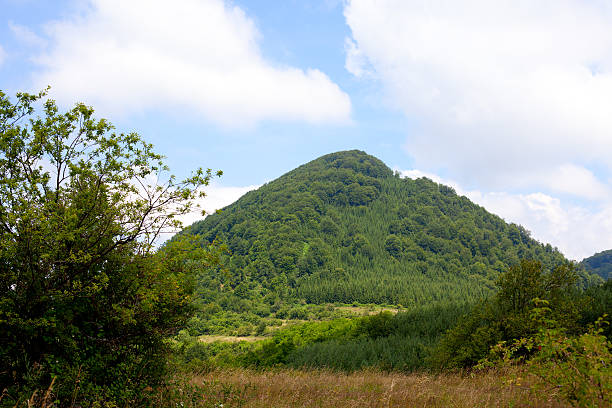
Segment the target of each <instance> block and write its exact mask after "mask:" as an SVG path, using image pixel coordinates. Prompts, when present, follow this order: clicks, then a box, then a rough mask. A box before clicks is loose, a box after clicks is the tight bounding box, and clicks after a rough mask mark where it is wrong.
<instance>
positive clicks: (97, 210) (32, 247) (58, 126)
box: [0, 91, 220, 404]
mask: <svg viewBox="0 0 612 408" xmlns="http://www.w3.org/2000/svg"><path fill="white" fill-rule="evenodd" d="M44 96H45V92H41V93H39V94H38V95H32V94H27V93H19V94H17V99H16V102H14V103H13V102H11V101H10V99H9V98H8V97H7V96H6V94H4V93H3V92H1V91H0V388H2V389H4V388H8V394H9V396H8V397H6V398H9V399H10V398H13V399H16V398H19V390H22V391H23V390H26V391H27V390H28V389H30V390H32V389H36V388H39V387H44V388H46V387H47V386H48V385H49V384H50V383H51V381H52V378H53V377H57V381H56V382H55V383H54V386H55V391H56V393H57V395H58V396H59V398H60V400H61V401H62V403H63V404H66V401H67V398H69V397H68V396H70V398H73V397H75V395H77V396H79V398H81V397H82V398H94V396H95V397H96V398H100V399H102V400H107V401H110V400H117V401H123V404H126V403H127V402H128V401H136V400H137V399H138V398H140V396H141V395H142V393H141V389H142V388H143V387H146V386H147V385H149V384H152V383H154V382H156V381H159V379H160V375H161V373H162V372H163V368H164V361H163V357H164V353H165V345H164V342H163V340H164V337H166V336H167V335H168V334H170V333H173V332H174V331H175V330H176V329H177V328H178V327H180V326H181V325H183V324H184V322H185V319H186V317H187V315H188V312H189V310H190V298H189V296H190V293H189V292H190V288H191V287H192V286H193V285H189V284H188V282H186V281H187V280H188V279H189V276H188V275H189V274H187V273H185V270H184V268H183V270H179V269H177V264H176V262H174V261H172V262H171V261H170V260H169V258H168V257H167V255H168V254H169V253H170V252H169V251H171V248H168V249H167V250H166V251H164V252H163V254H162V255H160V256H159V257H154V256H152V253H153V249H154V246H153V245H154V242H155V240H156V238H157V237H159V235H160V234H161V233H163V232H164V231H167V230H168V229H176V228H177V227H179V226H180V223H179V222H178V220H177V216H179V215H182V214H185V213H187V212H189V211H191V210H192V209H193V208H194V207H193V205H192V199H193V198H195V197H196V196H197V195H200V194H201V193H200V191H201V189H200V187H201V186H204V185H207V184H208V182H209V180H210V178H211V177H212V176H213V174H212V173H211V171H210V170H208V171H203V170H202V169H199V170H197V171H196V172H195V173H193V175H192V176H191V177H189V178H187V179H185V180H183V181H177V180H176V179H175V177H174V176H168V177H166V178H165V181H163V180H164V177H165V175H166V174H167V171H168V169H167V167H166V166H165V165H164V163H163V157H162V156H160V155H159V154H156V153H155V152H154V151H153V147H152V145H151V144H148V143H146V142H144V141H143V140H142V139H141V137H140V136H139V135H138V134H136V133H129V134H124V133H115V132H114V128H113V126H112V125H111V124H110V123H109V122H107V121H106V120H104V119H100V120H96V119H95V118H94V116H93V109H91V108H89V107H87V106H85V105H83V104H77V105H76V106H75V107H74V108H73V109H71V110H69V111H67V112H65V113H60V112H59V109H58V107H57V105H56V104H55V102H54V101H52V100H47V101H46V102H44V103H43V102H42V99H43V98H44ZM39 104H42V116H34V114H35V107H37V106H38V105H39ZM218 174H219V175H220V173H218ZM174 245H180V243H178V244H174ZM173 262H174V263H173ZM24 392H25V391H24ZM5 401H6V399H5Z"/></svg>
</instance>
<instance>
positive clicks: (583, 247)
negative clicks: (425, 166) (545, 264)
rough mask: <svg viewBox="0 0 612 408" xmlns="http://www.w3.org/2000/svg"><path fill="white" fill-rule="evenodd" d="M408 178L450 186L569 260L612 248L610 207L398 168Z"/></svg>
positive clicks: (611, 208)
mask: <svg viewBox="0 0 612 408" xmlns="http://www.w3.org/2000/svg"><path fill="white" fill-rule="evenodd" d="M397 170H398V171H399V172H400V174H401V175H402V176H404V177H409V178H412V179H416V178H420V177H427V178H429V179H430V180H433V181H435V182H436V183H440V184H445V185H448V186H451V187H453V188H454V189H455V191H457V193H458V194H459V195H464V196H466V197H467V198H469V199H470V200H472V201H473V202H475V203H477V204H479V205H481V206H483V207H484V208H486V209H487V210H488V211H489V212H491V213H493V214H497V215H499V216H500V217H502V218H504V219H505V220H506V221H507V222H514V223H516V224H520V225H522V226H524V227H525V228H527V229H528V230H529V231H531V233H532V236H533V237H534V238H535V239H537V240H539V241H540V242H543V243H550V244H551V245H553V246H556V247H558V248H559V250H561V252H563V254H565V255H566V256H567V257H568V258H570V259H575V260H578V261H579V260H581V259H583V258H585V257H587V256H591V255H593V254H594V253H595V252H599V251H603V250H606V249H610V248H612V206H610V205H603V206H600V207H597V208H595V209H593V208H590V207H588V206H584V205H582V206H581V205H578V204H568V203H567V202H565V201H563V200H561V199H560V198H558V197H554V196H551V195H548V194H544V193H541V192H536V193H529V194H519V193H515V194H512V193H507V192H484V191H479V190H468V189H465V188H463V187H462V186H461V185H460V184H459V183H457V182H456V181H453V180H447V179H444V178H441V177H439V176H437V175H436V174H432V173H428V172H423V171H420V170H399V169H397Z"/></svg>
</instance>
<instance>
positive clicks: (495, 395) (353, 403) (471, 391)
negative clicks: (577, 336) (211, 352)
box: [155, 368, 568, 408]
mask: <svg viewBox="0 0 612 408" xmlns="http://www.w3.org/2000/svg"><path fill="white" fill-rule="evenodd" d="M510 370H517V369H516V368H511V369H510ZM507 374H509V373H508V372H507V371H503V370H502V371H500V370H491V371H488V372H481V373H478V374H476V375H474V376H469V375H461V374H459V373H445V374H441V375H433V374H427V373H411V374H401V373H396V372H394V373H386V372H382V371H378V370H361V371H355V372H353V373H340V372H336V371H328V370H292V369H282V370H266V371H258V370H251V369H224V370H220V369H217V370H213V371H210V372H207V373H202V374H198V375H194V376H192V377H189V378H184V379H183V384H182V385H181V384H180V381H178V382H177V383H176V384H175V386H174V388H172V389H165V390H163V391H158V394H157V396H156V398H157V399H156V400H155V406H159V407H162V408H165V407H168V408H169V407H177V406H181V407H185V408H196V407H197V408H200V407H223V408H230V407H245V408H264V407H276V408H285V407H287V408H288V407H305V408H308V407H319V408H327V407H329V408H332V407H334V408H343V407H363V408H365V407H374V408H376V407H380V408H383V407H444V408H446V407H470V408H471V407H511V406H512V407H535V408H538V407H540V408H544V407H567V406H568V405H565V404H563V403H560V402H557V401H556V399H555V398H554V397H555V395H554V394H552V393H549V394H540V395H534V394H532V393H530V391H529V385H530V381H535V380H533V379H529V378H527V379H525V381H524V382H523V383H522V384H521V385H516V384H508V383H506V382H505V381H504V378H505V377H506V375H507Z"/></svg>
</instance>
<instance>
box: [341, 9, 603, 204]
mask: <svg viewBox="0 0 612 408" xmlns="http://www.w3.org/2000/svg"><path fill="white" fill-rule="evenodd" d="M344 14H345V17H346V22H347V24H348V25H349V26H350V29H351V32H352V35H351V38H349V39H348V40H347V44H349V46H348V47H347V52H346V58H347V59H346V67H347V69H348V70H349V71H350V72H352V73H353V74H354V75H356V76H364V75H366V74H367V73H368V72H371V71H373V72H374V77H375V78H376V79H378V80H380V82H381V84H382V85H383V87H384V89H385V90H386V95H387V97H388V101H389V103H391V104H392V105H393V106H395V107H396V108H397V109H400V110H402V111H404V112H405V113H406V115H407V116H408V117H410V118H411V119H412V121H413V123H415V128H416V130H415V131H414V132H412V133H411V134H410V135H409V136H408V139H407V142H406V146H405V147H406V150H407V152H408V153H409V154H410V155H411V156H412V157H413V158H414V160H415V165H416V166H417V167H419V168H423V169H428V170H433V171H438V169H444V170H446V171H448V173H449V174H453V177H456V178H457V179H459V180H461V181H462V183H464V184H469V185H472V186H481V187H484V188H486V189H488V190H499V189H501V190H506V189H509V188H527V187H530V188H532V189H534V190H541V191H549V192H552V193H555V192H558V193H563V194H568V193H569V194H573V195H576V196H579V197H583V198H585V199H591V200H593V199H597V200H599V199H603V198H604V197H608V196H609V191H608V190H609V183H607V182H606V183H604V182H602V181H601V180H600V178H602V177H603V178H605V177H606V176H605V174H609V173H610V170H611V167H612V166H611V164H612V162H611V161H610V158H609V152H610V151H611V150H612V115H610V112H612V5H611V4H609V3H607V2H601V1H589V2H586V1H579V0H560V1H559V0H544V1H535V2H534V1H523V0H520V1H515V0H512V1H510V0H498V1H491V0H467V1H461V2H448V1H442V0H427V1H426V0H411V1H403V0H387V1H374V0H349V1H348V2H347V3H346V6H345V10H344ZM366 67H369V69H366ZM590 168H598V172H597V173H596V174H595V173H593V172H592V171H590V170H589V169H590ZM485 169H486V170H485Z"/></svg>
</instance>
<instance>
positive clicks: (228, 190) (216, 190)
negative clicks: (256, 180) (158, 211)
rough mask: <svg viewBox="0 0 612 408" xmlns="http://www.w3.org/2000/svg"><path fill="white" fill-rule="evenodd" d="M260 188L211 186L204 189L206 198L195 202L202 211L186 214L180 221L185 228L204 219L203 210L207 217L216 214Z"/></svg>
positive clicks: (256, 186) (254, 186) (255, 186)
mask: <svg viewBox="0 0 612 408" xmlns="http://www.w3.org/2000/svg"><path fill="white" fill-rule="evenodd" d="M259 187H260V186H258V185H253V186H243V187H232V186H222V185H219V184H211V185H210V186H208V187H205V188H204V192H205V193H206V196H205V197H204V198H200V199H198V200H196V201H195V202H196V203H197V204H198V205H199V206H200V211H194V212H192V213H190V214H186V215H185V216H183V217H181V218H180V220H181V222H182V223H183V226H188V225H191V224H193V223H194V222H196V221H198V220H201V219H203V218H204V216H203V215H202V210H204V211H205V212H206V215H208V214H214V213H215V211H217V210H220V209H222V208H224V207H226V206H228V205H230V204H232V203H233V202H234V201H236V200H238V199H239V198H240V197H242V196H243V195H245V194H246V193H248V192H249V191H251V190H255V189H257V188H259Z"/></svg>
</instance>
